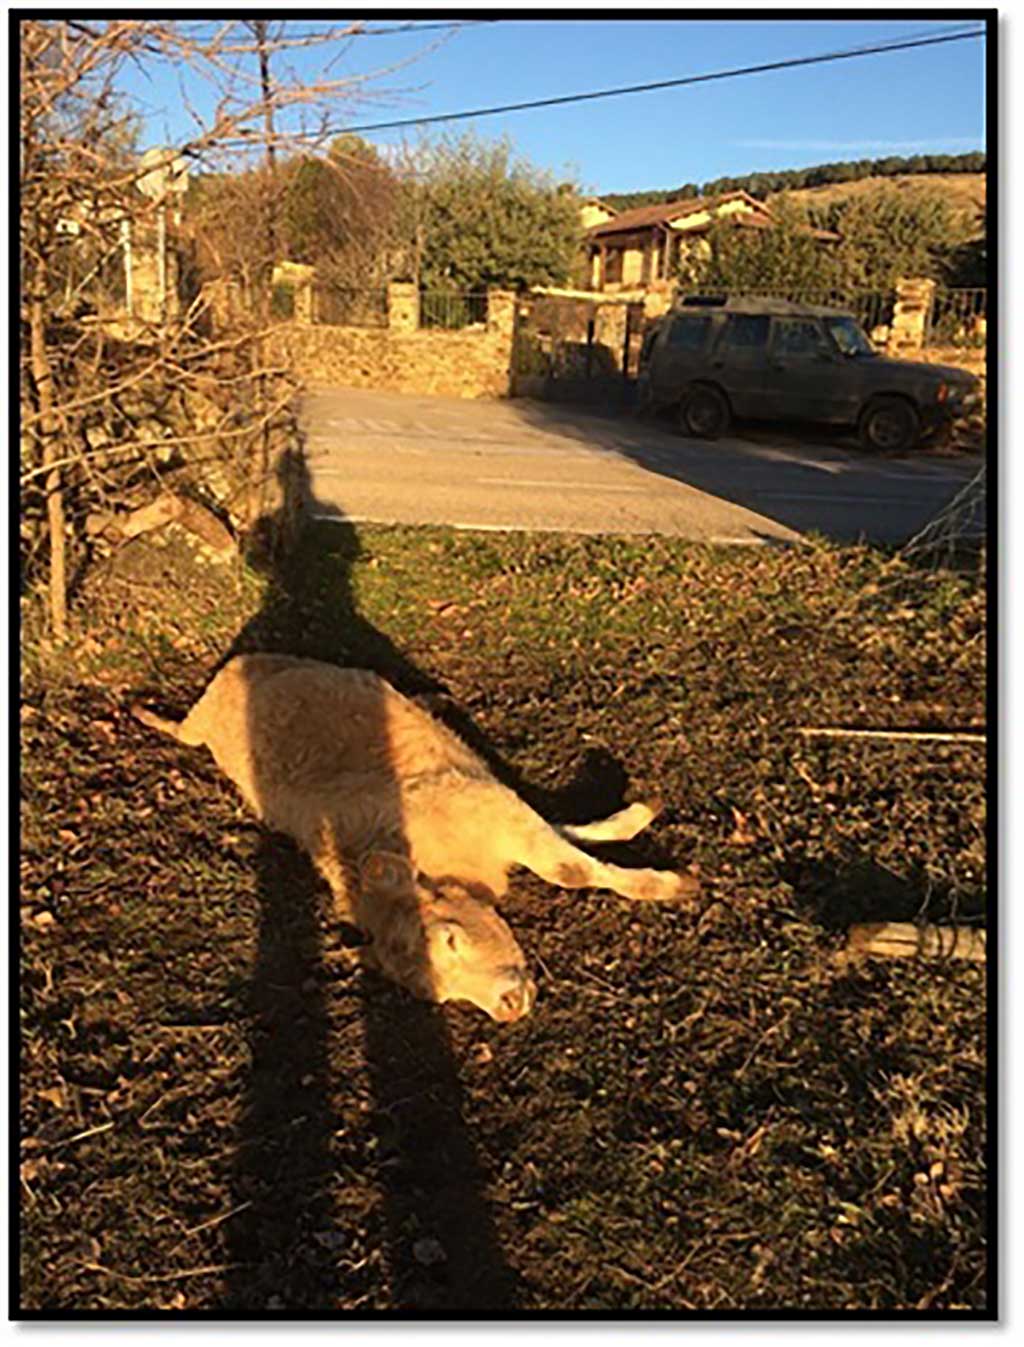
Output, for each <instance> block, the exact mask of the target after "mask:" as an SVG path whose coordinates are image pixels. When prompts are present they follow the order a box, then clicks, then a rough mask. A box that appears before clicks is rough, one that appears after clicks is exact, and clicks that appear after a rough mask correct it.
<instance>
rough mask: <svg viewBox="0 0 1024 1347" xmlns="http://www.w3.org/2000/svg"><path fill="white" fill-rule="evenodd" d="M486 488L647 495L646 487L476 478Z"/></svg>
mask: <svg viewBox="0 0 1024 1347" xmlns="http://www.w3.org/2000/svg"><path fill="white" fill-rule="evenodd" d="M475 480H476V481H478V482H481V483H485V484H486V485H488V486H557V487H561V488H563V489H568V490H571V491H634V492H641V493H644V494H646V493H648V492H649V491H650V487H648V486H618V485H616V484H614V483H612V482H565V481H562V482H557V481H556V482H545V481H540V480H538V479H536V478H533V477H477V478H476V479H475Z"/></svg>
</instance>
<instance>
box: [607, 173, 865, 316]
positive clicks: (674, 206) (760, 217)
mask: <svg viewBox="0 0 1024 1347" xmlns="http://www.w3.org/2000/svg"><path fill="white" fill-rule="evenodd" d="M719 220H725V221H727V222H728V223H729V224H732V225H735V226H736V227H737V228H738V229H771V228H773V227H774V225H775V219H774V217H773V215H772V212H771V210H770V208H769V207H768V206H767V205H766V204H765V202H763V201H758V199H757V198H756V197H753V196H751V195H750V194H749V192H743V191H736V192H725V193H723V194H722V195H721V196H714V197H700V196H697V197H688V198H685V199H683V200H681V201H664V202H661V203H659V204H657V205H654V206H637V207H636V208H635V209H633V210H626V211H622V212H620V213H619V214H618V215H614V216H612V217H611V218H610V219H607V220H604V221H602V222H600V223H599V224H595V225H593V226H592V227H591V228H590V229H588V230H587V233H586V236H585V244H586V248H587V253H588V256H589V260H590V285H591V289H592V290H603V291H611V292H617V291H632V290H647V289H660V288H663V287H664V288H668V287H669V286H670V285H672V283H673V281H674V279H675V277H676V276H677V275H678V273H679V269H680V263H681V260H682V259H684V258H685V257H687V256H691V257H699V256H700V255H701V254H702V253H704V254H705V255H706V254H707V252H708V251H709V249H710V245H709V244H708V242H707V234H708V232H709V231H710V229H711V226H712V225H713V224H715V223H716V222H717V221H719ZM810 232H811V233H812V234H813V235H814V237H815V238H817V239H818V240H819V241H820V242H821V243H823V244H825V243H830V242H836V241H838V238H839V236H838V234H833V233H831V232H829V231H828V230H825V229H811V230H810Z"/></svg>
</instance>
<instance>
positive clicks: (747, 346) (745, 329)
mask: <svg viewBox="0 0 1024 1347" xmlns="http://www.w3.org/2000/svg"><path fill="white" fill-rule="evenodd" d="M768 323H769V319H768V318H767V317H762V316H761V315H760V314H749V313H736V314H733V315H732V316H731V317H730V318H729V321H728V322H727V323H726V325H725V332H724V333H723V334H722V342H721V346H722V349H723V350H725V351H760V350H763V349H764V347H765V346H767V345H768Z"/></svg>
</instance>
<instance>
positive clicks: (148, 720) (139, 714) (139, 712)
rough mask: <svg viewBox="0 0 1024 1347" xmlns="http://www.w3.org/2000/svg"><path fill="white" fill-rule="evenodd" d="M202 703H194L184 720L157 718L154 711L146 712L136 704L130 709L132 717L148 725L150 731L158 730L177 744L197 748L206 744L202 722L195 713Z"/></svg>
mask: <svg viewBox="0 0 1024 1347" xmlns="http://www.w3.org/2000/svg"><path fill="white" fill-rule="evenodd" d="M201 705H202V701H201V700H200V701H199V702H197V703H196V705H195V706H194V707H193V708H192V710H191V711H190V712H189V713H188V715H187V716H186V717H185V719H184V720H168V719H167V717H166V716H158V715H157V714H156V712H155V711H147V710H146V708H145V707H144V706H140V705H139V704H138V703H136V704H135V705H134V706H133V707H132V715H133V716H134V717H135V719H136V720H139V721H141V722H142V724H143V725H148V726H149V728H150V729H151V730H159V731H160V733H161V734H169V735H170V737H171V738H172V739H177V741H178V743H179V744H192V745H195V746H197V747H198V746H199V745H200V744H203V743H205V742H206V731H205V728H203V721H202V718H201V717H200V716H198V715H197V714H196V713H197V712H198V710H199V707H200V706H201Z"/></svg>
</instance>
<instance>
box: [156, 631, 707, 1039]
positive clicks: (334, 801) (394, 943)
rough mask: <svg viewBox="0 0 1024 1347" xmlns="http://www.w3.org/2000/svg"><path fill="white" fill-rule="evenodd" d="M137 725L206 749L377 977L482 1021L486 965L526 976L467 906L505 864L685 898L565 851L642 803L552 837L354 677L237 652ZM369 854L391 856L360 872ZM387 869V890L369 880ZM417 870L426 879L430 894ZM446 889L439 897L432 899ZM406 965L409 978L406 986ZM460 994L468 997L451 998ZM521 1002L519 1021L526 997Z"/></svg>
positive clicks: (637, 824)
mask: <svg viewBox="0 0 1024 1347" xmlns="http://www.w3.org/2000/svg"><path fill="white" fill-rule="evenodd" d="M136 715H138V717H139V719H140V720H142V721H143V722H144V723H145V724H148V725H150V726H152V727H153V728H155V729H160V730H163V731H164V732H165V733H169V734H172V735H173V736H174V737H175V738H176V739H178V740H179V741H180V742H182V743H185V744H195V745H200V744H204V745H205V746H206V747H207V748H209V750H210V751H211V752H212V754H213V756H214V758H215V759H216V761H217V763H218V765H219V766H220V768H221V770H222V771H223V772H224V773H225V775H227V776H228V777H230V779H231V780H232V781H233V782H234V783H235V784H236V785H237V786H238V788H239V790H240V791H241V792H242V795H243V796H244V797H245V799H246V800H247V802H248V803H249V805H250V806H251V808H252V809H253V810H254V811H255V812H256V814H257V815H258V816H259V817H260V818H262V819H263V820H264V822H265V823H267V824H268V825H269V826H270V827H272V828H276V829H279V830H280V831H282V832H285V833H288V834H289V835H290V836H291V837H293V838H294V839H295V840H296V841H297V842H298V843H299V844H300V845H301V846H302V847H303V848H304V849H305V850H306V851H308V852H309V854H310V855H311V856H312V858H313V860H314V862H315V863H316V864H317V866H318V867H319V868H320V870H321V872H322V873H323V874H324V876H325V878H326V879H327V881H328V883H329V884H330V885H331V888H332V890H333V892H334V894H335V896H336V899H337V900H338V902H339V904H340V905H341V906H342V908H343V910H346V912H347V914H348V915H350V916H351V917H352V919H353V920H355V921H356V922H357V923H358V924H360V925H362V926H364V927H365V928H366V929H368V930H370V931H371V933H372V934H373V935H374V940H375V946H376V947H377V954H378V957H380V958H381V960H382V965H383V963H384V961H385V960H388V959H389V960H390V964H391V966H389V967H387V968H385V971H386V972H388V973H389V975H390V976H393V977H395V978H396V979H397V980H398V981H400V982H402V983H403V984H404V985H406V986H410V988H411V989H412V990H415V991H417V992H418V994H420V995H430V996H432V997H433V998H434V999H437V1000H447V999H470V1000H474V1002H475V1004H477V1005H483V1002H485V1001H486V1002H487V1004H486V1005H483V1008H484V1009H487V1010H488V1013H491V1014H494V1012H495V1006H496V999H495V996H494V995H493V994H492V993H491V992H489V991H488V990H487V983H488V978H490V979H491V981H492V982H493V981H495V980H496V981H497V982H498V983H501V982H502V978H503V977H505V973H504V972H502V973H500V975H499V970H506V972H507V970H508V969H510V968H515V969H521V970H522V973H521V977H522V978H525V969H524V967H523V961H522V955H521V953H520V952H519V950H518V946H516V945H515V941H514V939H513V938H512V935H511V932H510V931H508V928H507V926H505V923H504V922H502V921H501V918H500V917H498V915H497V913H495V912H494V911H493V909H492V908H491V907H490V905H489V904H487V903H485V902H482V901H480V900H479V898H478V897H476V896H474V893H478V892H479V890H480V889H484V890H486V891H487V893H488V894H489V895H493V896H494V897H500V896H501V895H503V894H504V893H505V891H506V888H507V880H508V872H509V870H510V869H511V868H512V866H514V865H522V866H525V867H526V868H527V869H530V870H532V871H534V873H536V874H538V875H540V876H541V877H542V878H544V879H547V880H549V881H550V882H551V883H554V884H559V885H561V886H563V887H565V888H582V887H594V888H607V889H612V890H613V891H615V892H616V893H620V894H623V895H624V896H626V897H629V898H635V899H639V900H643V901H647V900H661V899H668V898H672V897H675V896H677V895H680V894H682V893H692V892H693V891H694V888H695V883H694V881H692V880H690V879H689V878H688V877H685V876H679V875H676V874H673V873H671V872H666V871H657V870H639V869H636V870H632V869H622V868H621V867H618V866H612V865H605V864H603V863H602V862H600V861H597V860H595V859H594V858H593V857H591V856H588V855H587V854H586V852H583V851H580V850H579V849H578V848H577V847H576V846H574V845H573V843H572V841H571V840H570V837H571V836H576V837H579V838H581V839H589V840H593V841H609V840H615V839H619V838H625V837H631V836H633V835H634V834H635V833H636V832H638V831H639V830H640V828H642V827H644V826H646V824H647V823H648V822H650V820H651V818H653V816H654V811H653V810H652V809H651V808H649V807H648V806H646V805H632V806H630V807H629V808H627V809H625V810H622V811H620V813H619V814H616V815H613V816H612V818H611V819H607V820H602V821H599V822H598V823H596V824H591V825H581V826H580V827H578V828H575V829H570V828H568V827H567V828H564V829H561V830H559V829H556V828H554V827H552V826H551V825H550V824H548V823H546V822H545V821H544V820H543V819H542V818H541V817H540V816H539V815H538V814H536V813H535V812H534V811H533V810H532V809H530V808H529V806H527V805H526V804H525V803H524V802H523V801H522V800H520V799H519V797H518V796H517V795H515V794H514V793H513V792H512V791H510V790H508V789H507V788H506V787H505V786H502V785H501V784H500V783H499V782H498V781H496V780H495V778H494V776H493V775H492V774H491V772H490V770H489V769H488V767H487V766H486V764H485V763H484V762H483V761H482V759H480V758H479V757H478V756H477V755H476V754H475V753H473V752H472V750H471V749H469V748H468V747H467V746H466V745H465V744H464V743H463V742H462V741H461V740H460V739H459V738H458V737H457V736H456V735H455V734H453V733H452V732H451V731H450V730H449V729H448V728H447V727H446V726H445V725H442V724H441V723H440V722H438V721H437V720H435V719H434V718H433V717H432V716H430V715H429V713H428V712H426V711H425V710H423V709H422V708H421V707H419V706H417V705H416V704H415V703H413V702H412V701H410V700H409V699H408V698H406V697H403V696H402V695H401V694H400V693H398V692H396V691H395V689H394V688H392V687H391V686H390V685H389V684H388V683H386V682H384V680H383V679H381V678H378V677H377V676H376V675H375V674H372V673H369V672H366V671H364V670H359V669H339V668H336V667H335V666H333V665H329V664H321V663H317V662H315V661H313V660H303V659H297V658H294V657H292V656H287V655H240V656H238V657H236V658H235V659H232V660H231V661H229V663H227V664H226V665H225V666H224V668H223V669H221V670H220V672H219V673H218V674H217V675H216V677H215V678H214V679H213V681H212V682H211V683H210V685H209V687H208V688H207V689H206V692H205V693H204V694H203V696H202V697H201V698H200V699H199V701H198V702H197V703H196V704H195V706H193V708H192V710H191V711H190V712H189V713H188V715H187V716H186V717H185V719H184V720H183V721H182V722H180V724H179V723H176V722H174V721H167V720H164V719H162V718H161V717H159V716H155V715H153V713H151V712H149V711H145V710H141V709H139V708H136ZM375 854H376V855H384V856H386V857H389V858H390V859H389V860H388V861H387V862H386V863H385V862H380V863H375V864H370V865H369V867H367V864H366V858H367V857H370V856H372V855H375ZM403 858H404V859H405V862H406V865H407V869H406V870H405V871H404V872H403V871H402V869H401V863H402V860H403ZM351 859H355V860H356V861H359V860H360V859H362V860H363V862H364V864H363V869H362V872H361V882H360V883H358V884H356V885H353V884H352V882H351V877H350V874H349V872H348V871H347V868H346V864H347V862H348V861H349V860H351ZM389 865H390V867H391V871H390V872H389V873H391V876H392V877H391V879H386V878H382V875H384V873H385V871H387V867H388V866H389ZM395 873H397V874H398V879H397V880H396V879H395V878H394V874H395ZM418 875H419V876H429V877H430V880H431V881H433V882H434V885H435V887H434V889H433V890H431V889H430V888H429V887H425V885H424V884H423V883H420V882H419V881H418V879H417V876H418ZM446 882H447V883H448V884H449V885H450V886H454V887H449V889H448V891H447V893H445V892H439V891H438V889H437V885H438V884H439V883H440V884H441V888H442V889H443V887H444V883H446ZM385 896H386V897H387V901H385ZM453 921H454V922H456V923H461V930H462V931H464V932H469V931H470V928H472V934H471V936H467V937H466V939H463V938H462V936H461V935H460V937H459V943H461V944H462V945H463V947H464V950H463V957H462V959H461V960H460V961H459V964H460V969H461V971H460V972H458V975H456V972H455V971H453V969H452V968H449V967H448V965H449V964H451V963H452V960H450V959H448V958H447V954H448V953H449V951H447V948H446V947H445V948H444V949H442V947H441V946H442V944H443V943H444V942H443V941H442V938H441V935H439V934H438V931H439V930H440V931H442V932H443V930H444V929H445V923H451V922H453ZM375 928H376V929H375ZM449 934H451V931H450V930H449ZM432 940H433V941H434V942H435V943H434V944H431V941H432ZM508 942H511V946H510V945H509V943H508ZM435 944H436V948H435ZM386 949H387V950H390V951H391V953H390V954H386V953H384V951H385V950H386ZM403 949H405V953H404V954H403V953H401V951H402V950H403ZM417 960H419V964H420V975H419V976H413V975H411V974H410V971H409V969H410V967H411V966H412V965H413V964H415V963H416V962H417ZM400 963H401V964H402V965H403V970H402V971H401V975H400V972H399V970H398V964H400ZM406 965H408V967H406ZM516 976H519V974H517V975H516ZM506 980H507V978H506ZM414 983H415V984H416V985H413V984H414ZM428 984H430V985H429V986H428ZM502 985H504V984H502ZM467 986H471V988H472V994H470V995H467V994H466V993H465V991H458V990H453V988H455V987H462V988H465V987H467ZM531 986H532V984H531ZM506 990H507V989H506ZM502 994H504V993H502ZM497 999H498V1000H499V1001H500V996H499V997H498V998H497ZM523 1000H524V1003H525V1009H524V1010H523V1012H522V1013H526V1010H528V1009H529V1004H530V1002H531V1000H532V996H531V995H528V994H525V995H524V997H523ZM503 1004H505V1007H506V1008H507V1003H503ZM495 1017H496V1018H511V1017H512V1016H509V1015H507V1014H500V1015H496V1016H495Z"/></svg>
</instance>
